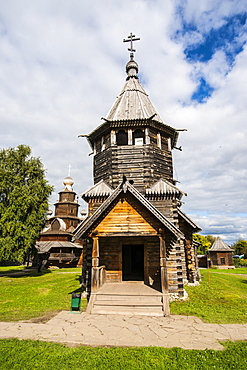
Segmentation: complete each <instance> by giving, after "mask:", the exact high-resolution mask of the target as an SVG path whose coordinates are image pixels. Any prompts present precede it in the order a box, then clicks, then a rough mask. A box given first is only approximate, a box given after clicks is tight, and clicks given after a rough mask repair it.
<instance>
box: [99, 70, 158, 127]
mask: <svg viewBox="0 0 247 370" xmlns="http://www.w3.org/2000/svg"><path fill="white" fill-rule="evenodd" d="M135 77H136V76H135ZM152 116H153V119H154V120H155V121H157V122H160V123H163V121H162V119H161V117H160V115H159V114H158V112H157V111H156V109H155V108H154V106H153V104H152V103H151V100H150V99H149V96H148V94H147V93H146V91H145V90H144V88H143V87H142V85H141V83H140V82H139V79H138V78H137V77H136V78H134V77H132V78H130V79H128V80H127V81H126V83H125V85H124V87H123V89H122V91H121V93H120V94H119V96H118V97H117V99H116V101H115V102H114V104H113V106H112V108H111V109H110V111H109V113H108V114H107V116H106V120H107V121H125V120H139V119H149V118H150V117H152Z"/></svg>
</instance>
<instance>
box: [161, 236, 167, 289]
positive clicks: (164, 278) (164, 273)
mask: <svg viewBox="0 0 247 370" xmlns="http://www.w3.org/2000/svg"><path fill="white" fill-rule="evenodd" d="M159 241H160V279H161V291H162V293H168V279H167V270H166V246H165V240H164V238H163V237H162V236H160V237H159Z"/></svg>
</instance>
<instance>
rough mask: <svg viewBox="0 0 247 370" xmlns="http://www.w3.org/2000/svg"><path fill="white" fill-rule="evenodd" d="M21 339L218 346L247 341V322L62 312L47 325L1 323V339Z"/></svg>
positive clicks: (61, 341)
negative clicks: (212, 322) (224, 343)
mask: <svg viewBox="0 0 247 370" xmlns="http://www.w3.org/2000/svg"><path fill="white" fill-rule="evenodd" d="M3 338H19V339H33V340H37V339H38V340H43V341H49V342H60V343H65V344H67V345H69V346H75V345H88V346H141V347H143V346H159V347H167V348H171V347H181V348H184V349H206V348H208V349H215V350H221V349H223V346H222V345H221V344H220V343H219V341H224V340H232V341H235V340H247V324H243V325H240V324H227V325H218V324H206V323H203V322H202V321H201V320H200V319H198V318H197V317H193V316H177V315H172V316H169V317H150V316H134V315H133V316H121V315H89V314H87V313H84V312H83V313H80V314H77V313H70V312H68V311H61V312H60V313H59V314H58V315H57V316H55V317H53V318H52V319H51V320H49V321H48V322H47V323H45V324H37V323H30V322H24V321H19V322H11V323H10V322H0V339H3Z"/></svg>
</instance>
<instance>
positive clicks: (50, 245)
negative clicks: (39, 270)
mask: <svg viewBox="0 0 247 370" xmlns="http://www.w3.org/2000/svg"><path fill="white" fill-rule="evenodd" d="M73 184H74V181H73V179H72V178H71V177H70V176H68V177H66V178H65V179H64V186H65V187H64V189H63V190H62V191H60V192H59V200H58V202H57V203H56V204H55V215H54V216H53V217H50V218H49V219H48V222H47V225H46V227H45V228H44V230H42V232H41V233H40V237H39V240H38V241H37V242H36V249H37V251H38V257H39V260H42V262H43V265H47V264H48V265H49V266H57V267H73V266H78V265H79V266H81V263H82V243H81V241H80V240H76V241H75V242H74V243H72V237H73V231H74V230H75V228H76V227H77V226H78V224H79V223H80V222H81V220H80V218H79V217H78V207H79V204H78V201H77V199H76V193H75V192H74V191H73V188H72V186H73Z"/></svg>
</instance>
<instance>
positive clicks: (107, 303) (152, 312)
mask: <svg viewBox="0 0 247 370" xmlns="http://www.w3.org/2000/svg"><path fill="white" fill-rule="evenodd" d="M91 313H92V314H122V315H145V316H163V315H164V314H163V303H162V295H134V294H100V293H96V294H95V298H94V302H93V307H92V309H91Z"/></svg>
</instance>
